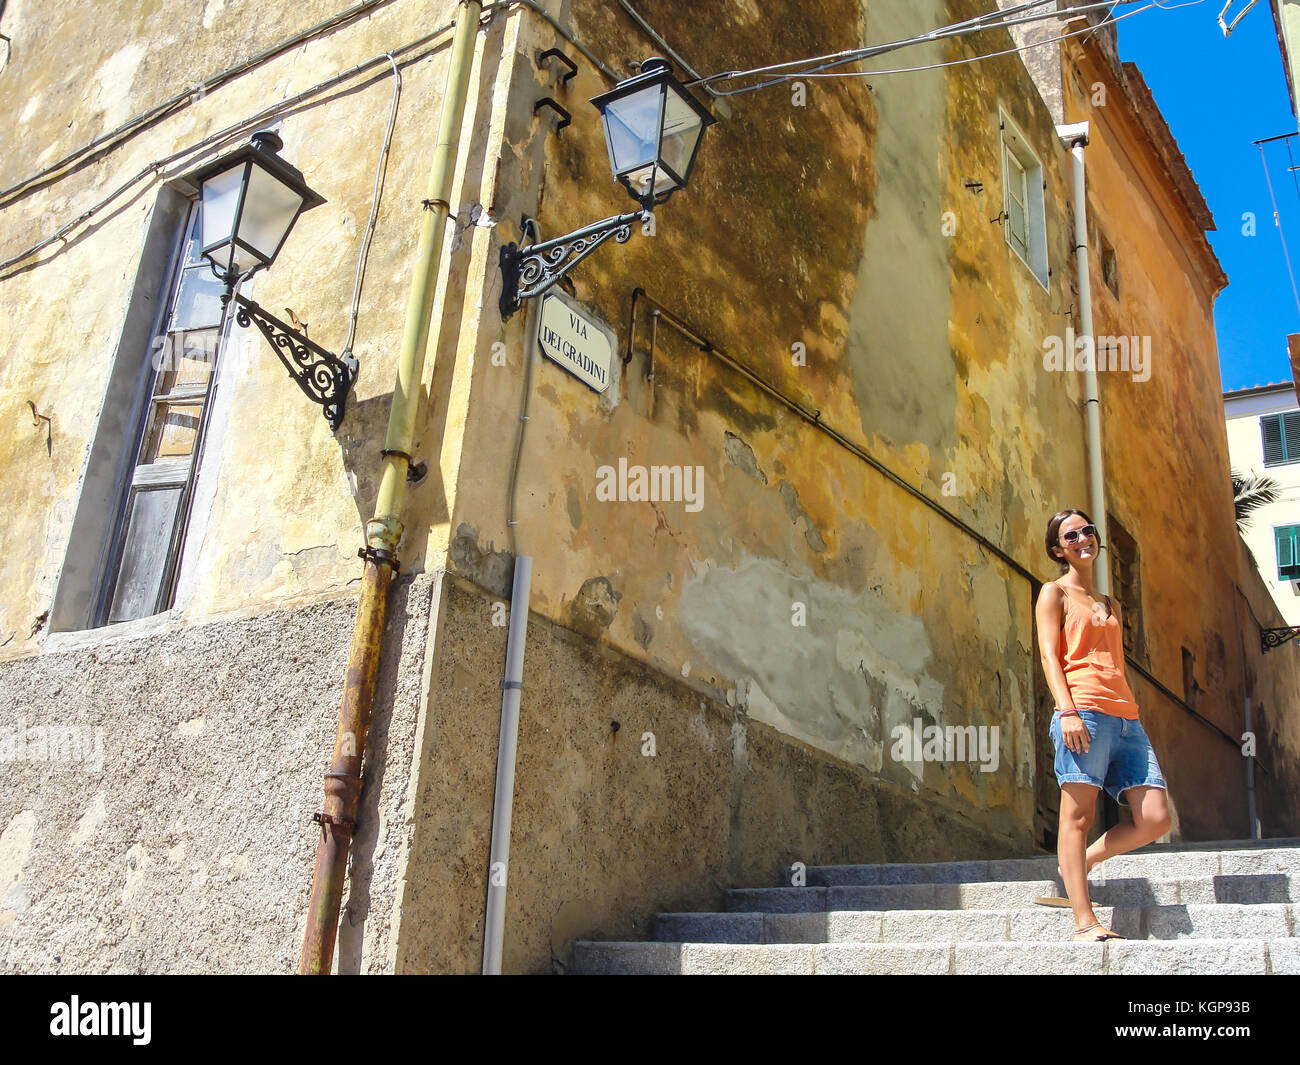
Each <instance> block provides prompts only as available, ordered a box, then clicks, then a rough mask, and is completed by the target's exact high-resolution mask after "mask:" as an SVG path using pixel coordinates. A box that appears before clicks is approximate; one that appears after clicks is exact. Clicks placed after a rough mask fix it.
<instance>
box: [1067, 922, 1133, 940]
mask: <svg viewBox="0 0 1300 1065" xmlns="http://www.w3.org/2000/svg"><path fill="white" fill-rule="evenodd" d="M1100 927H1101V922H1100V921H1094V922H1093V923H1092V924H1090V925H1088V927H1087V928H1076V929H1075V931H1074V935H1072V936H1070V941H1071V942H1072V943H1104V942H1105V941H1106V940H1108V939H1123V938H1124V937H1123V936H1121V935H1116V934H1115V933H1114V932H1110V931H1108V932H1106V933H1105V934H1104V935H1100V936H1098V935H1094V936H1090V937H1089V938H1087V939H1076V938H1075V936H1081V935H1083V933H1084V932H1091V931H1092V930H1093V929H1094V928H1100Z"/></svg>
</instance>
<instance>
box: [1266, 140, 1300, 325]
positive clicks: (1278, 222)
mask: <svg viewBox="0 0 1300 1065" xmlns="http://www.w3.org/2000/svg"><path fill="white" fill-rule="evenodd" d="M1255 147H1256V148H1258V149H1259V164H1260V166H1262V167H1263V168H1264V181H1265V183H1266V184H1267V185H1268V198H1269V202H1270V203H1272V205H1273V224H1274V225H1275V226H1277V235H1278V238H1279V239H1280V240H1281V241H1282V258H1283V259H1284V260H1286V274H1287V277H1289V278H1290V279H1291V295H1292V297H1293V298H1294V299H1295V309H1296V311H1297V312H1300V292H1297V291H1296V284H1295V272H1294V271H1293V270H1292V269H1291V253H1290V252H1289V251H1288V250H1287V246H1286V233H1285V232H1284V231H1283V229H1282V216H1281V214H1279V213H1278V209H1277V197H1275V196H1274V195H1273V179H1272V178H1271V177H1270V176H1269V173H1268V163H1267V162H1266V161H1265V159H1264V146H1263V145H1262V144H1256V145H1255Z"/></svg>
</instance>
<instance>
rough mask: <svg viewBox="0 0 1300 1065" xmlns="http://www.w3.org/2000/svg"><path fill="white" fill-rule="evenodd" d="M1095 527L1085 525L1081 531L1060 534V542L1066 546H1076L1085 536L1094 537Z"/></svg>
mask: <svg viewBox="0 0 1300 1065" xmlns="http://www.w3.org/2000/svg"><path fill="white" fill-rule="evenodd" d="M1096 535H1097V526H1095V525H1085V526H1084V527H1083V528H1082V529H1071V530H1070V531H1069V532H1064V533H1061V542H1062V543H1066V544H1077V543H1078V542H1079V541H1080V540H1082V539H1083V538H1084V537H1085V536H1096Z"/></svg>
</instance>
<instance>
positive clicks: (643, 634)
mask: <svg viewBox="0 0 1300 1065" xmlns="http://www.w3.org/2000/svg"><path fill="white" fill-rule="evenodd" d="M632 636H633V638H634V639H635V640H636V642H637V643H639V644H640V645H641V648H642V649H643V650H645V649H648V648H649V646H650V641H651V640H653V639H654V630H653V629H652V628H650V626H649V624H648V623H647V622H646V620H645V618H643V617H642V616H641V615H640V614H637V615H636V617H635V618H633V619H632Z"/></svg>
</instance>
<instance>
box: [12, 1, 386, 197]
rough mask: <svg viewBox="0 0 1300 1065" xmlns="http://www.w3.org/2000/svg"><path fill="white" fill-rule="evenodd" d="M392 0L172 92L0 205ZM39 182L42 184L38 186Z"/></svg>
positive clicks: (17, 187)
mask: <svg viewBox="0 0 1300 1065" xmlns="http://www.w3.org/2000/svg"><path fill="white" fill-rule="evenodd" d="M392 2H393V0H362V2H361V3H358V4H354V5H353V6H352V7H350V8H348V9H347V10H346V11H341V12H339V13H338V14H337V15H333V16H331V17H330V18H327V19H325V20H323V21H321V22H318V23H316V25H314V26H310V27H308V28H307V29H305V30H303V31H302V32H301V33H296V34H294V35H293V36H292V37H288V38H286V39H285V40H283V41H280V42H279V43H278V44H273V45H272V46H271V47H270V48H266V49H263V50H262V51H261V52H258V53H257V54H256V55H254V56H251V57H249V58H248V59H245V60H243V61H241V62H239V63H236V64H235V65H234V66H232V67H228V68H227V69H225V70H223V71H221V73H219V74H214V75H212V77H210V78H207V79H205V80H204V81H201V82H199V83H198V84H197V85H192V86H190V87H189V88H187V89H184V90H182V91H181V92H178V93H175V94H174V95H172V96H170V97H168V98H167V99H166V100H164V101H162V103H159V104H155V105H154V106H153V107H151V108H148V109H147V110H145V111H142V112H140V113H139V114H138V115H135V116H134V117H132V118H128V119H127V120H126V121H125V122H123V123H122V124H121V125H119V126H117V127H116V128H115V129H111V130H109V131H108V132H107V133H104V134H101V135H100V136H98V137H96V138H94V139H93V140H91V141H89V142H87V143H86V144H83V145H81V147H79V148H77V149H75V150H73V151H71V152H69V153H68V154H67V155H65V156H63V158H61V159H58V160H56V161H55V162H53V163H51V164H50V165H49V166H46V167H44V168H43V169H41V170H39V171H37V172H36V173H35V174H32V175H30V176H29V177H26V178H23V179H22V180H21V181H19V182H16V183H15V184H13V185H10V186H9V187H8V188H7V189H0V207H7V206H9V204H10V203H11V202H12V201H13V200H15V199H17V198H19V196H21V195H22V194H24V193H26V192H30V191H34V187H43V185H44V184H48V182H45V181H44V179H46V178H51V179H55V178H57V177H58V176H59V172H60V171H62V170H63V169H65V168H66V167H70V166H72V165H73V164H75V163H77V162H80V161H81V160H83V159H84V158H85V157H86V156H87V155H89V154H91V153H92V152H94V151H95V150H96V149H101V150H103V151H107V150H108V149H110V148H112V147H113V146H114V145H115V144H117V143H118V142H120V141H122V140H125V139H126V138H127V137H128V136H130V135H131V134H132V133H134V132H136V131H137V130H138V129H140V128H142V127H144V126H146V125H149V124H150V123H152V122H155V121H157V120H159V119H161V118H164V117H166V116H167V115H168V114H170V113H172V112H173V111H179V110H183V109H184V108H185V107H186V106H187V105H188V104H190V103H192V102H193V101H194V100H196V99H202V98H203V97H204V96H206V95H207V94H208V93H209V92H211V91H212V90H213V89H216V88H219V87H220V86H221V85H224V84H225V83H226V82H227V81H230V80H231V79H233V78H236V77H239V76H240V75H241V74H244V73H245V72H247V71H249V70H252V69H254V68H255V67H258V66H261V65H262V64H263V63H266V62H269V61H270V60H272V59H274V58H276V57H277V56H279V55H282V54H283V53H284V52H287V51H289V50H291V49H293V48H296V47H297V46H298V45H300V44H304V43H305V42H307V41H310V40H312V39H313V38H315V37H319V36H320V35H321V34H323V33H326V32H328V31H329V30H332V29H337V28H338V27H339V26H343V25H346V24H347V23H349V22H351V21H353V20H354V19H357V18H360V17H361V16H362V15H367V14H370V13H371V12H372V11H374V10H376V9H377V8H380V7H383V6H385V5H386V4H391V3H392ZM38 183H43V184H40V185H39V186H38Z"/></svg>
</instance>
